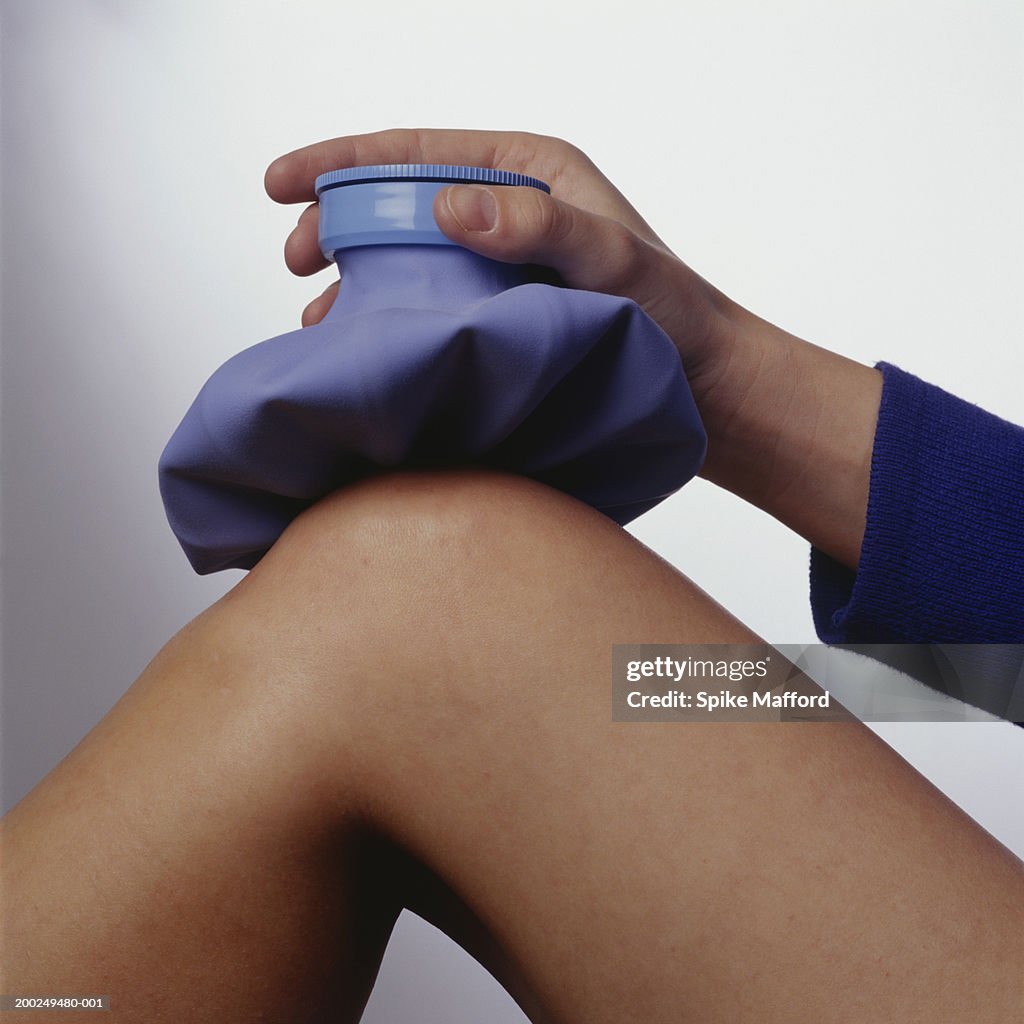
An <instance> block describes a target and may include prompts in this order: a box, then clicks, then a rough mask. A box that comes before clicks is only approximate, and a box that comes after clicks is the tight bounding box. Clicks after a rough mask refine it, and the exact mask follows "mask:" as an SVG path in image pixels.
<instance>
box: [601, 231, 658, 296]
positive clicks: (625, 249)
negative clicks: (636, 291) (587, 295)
mask: <svg viewBox="0 0 1024 1024" xmlns="http://www.w3.org/2000/svg"><path fill="white" fill-rule="evenodd" d="M603 248H604V252H603V254H602V259H601V270H602V279H601V282H600V283H601V290H602V291H608V292H613V293H618V294H625V293H627V292H630V291H632V289H633V286H634V285H635V284H636V282H637V281H638V279H639V278H640V277H641V276H642V275H643V273H644V267H645V264H646V263H647V262H648V256H649V253H648V252H647V251H646V246H645V245H644V243H643V241H642V239H640V238H638V237H637V236H636V235H635V234H634V233H633V232H632V231H630V230H629V228H627V227H626V226H625V225H624V224H619V223H617V222H616V223H615V224H614V226H613V227H611V228H610V230H609V232H608V237H607V239H606V241H605V245H604V247H603Z"/></svg>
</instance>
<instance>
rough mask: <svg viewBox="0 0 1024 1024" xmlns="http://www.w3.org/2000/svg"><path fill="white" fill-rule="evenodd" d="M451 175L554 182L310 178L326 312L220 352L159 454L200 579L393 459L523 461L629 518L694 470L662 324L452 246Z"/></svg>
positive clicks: (522, 465)
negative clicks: (446, 197) (437, 214)
mask: <svg viewBox="0 0 1024 1024" xmlns="http://www.w3.org/2000/svg"><path fill="white" fill-rule="evenodd" d="M456 182H466V183H474V182H475V183H480V184H487V185H488V186H491V187H496V188H523V187H525V188H541V189H543V190H545V191H546V190H547V186H546V185H545V184H544V183H543V182H540V181H538V180H537V179H534V178H530V177H528V176H526V175H521V174H516V173H514V172H509V171H502V170H495V169H491V168H471V167H454V166H450V165H436V164H428V165H425V164H404V165H394V164H389V165H378V166H373V167H360V168H346V169H341V170H338V171H332V172H329V173H327V174H324V175H321V176H320V177H319V178H318V179H317V182H316V190H317V195H318V199H319V203H320V247H321V250H322V251H323V253H324V254H325V256H326V257H327V258H328V259H331V260H333V261H334V262H336V263H337V265H338V269H339V273H340V283H339V288H338V294H337V297H336V299H335V301H334V303H333V304H332V306H331V309H330V311H329V312H328V314H327V315H326V316H325V317H324V319H323V320H322V321H321V322H320V323H319V324H316V325H314V326H311V327H306V328H303V329H301V330H298V331H292V332H289V333H287V334H283V335H280V336H278V337H275V338H271V339H270V340H268V341H264V342H261V343H260V344H257V345H254V346H252V347H251V348H248V349H246V350H244V351H243V352H240V353H238V354H237V355H236V356H233V357H232V358H231V359H229V360H228V361H227V362H226V363H225V364H224V365H223V366H221V367H220V368H219V369H218V370H217V371H216V372H215V373H214V374H213V375H212V376H211V377H210V379H209V380H208V381H207V383H206V384H205V385H204V386H203V388H202V390H201V391H200V393H199V394H198V396H197V397H196V399H195V400H194V401H193V403H192V405H191V407H190V408H189V410H188V411H187V412H186V414H185V416H184V418H183V420H182V421H181V424H180V425H179V426H178V428H177V430H176V431H175V432H174V434H173V436H172V437H171V439H170V441H169V442H168V444H167V446H166V448H165V450H164V453H163V455H162V456H161V460H160V467H159V476H160V488H161V494H162V497H163V500H164V506H165V509H166V512H167V516H168V520H169V522H170V525H171V528H172V530H173V531H174V533H175V535H176V536H177V538H178V540H179V542H180V543H181V545H182V547H183V549H184V551H185V553H186V555H187V557H188V558H189V561H190V562H191V564H192V566H193V568H194V569H195V570H196V571H197V572H199V573H208V572H214V571H217V570H219V569H226V568H243V569H247V568H251V567H252V566H253V565H255V564H256V563H257V562H258V561H259V559H260V558H261V557H262V556H263V555H264V554H265V553H266V552H267V551H268V550H269V548H270V547H271V545H272V544H273V543H274V541H275V540H276V539H277V537H278V536H280V534H281V533H282V532H283V531H284V530H285V529H286V528H287V526H288V524H289V523H290V522H291V520H292V519H293V518H294V517H295V516H297V515H298V514H299V513H301V512H302V511H303V510H304V509H305V508H307V507H308V506H310V505H311V504H313V503H314V502H316V501H317V500H319V499H320V498H321V497H323V496H325V495H326V494H328V493H330V492H332V491H334V490H336V489H338V488H341V487H344V486H346V485H347V484H349V483H352V482H355V481H356V480H359V479H363V478H365V477H367V476H372V475H375V474H379V473H382V472H385V471H390V470H396V469H402V468H409V469H423V468H441V467H454V466H467V465H470V466H480V467H485V468H490V469H496V470H502V471H507V472H513V473H519V474H523V475H526V476H529V477H532V478H534V479H536V480H539V481H541V482H542V483H545V484H548V485H549V486H551V487H554V488H557V489H559V490H562V491H564V492H566V493H568V494H570V495H572V496H574V497H576V498H578V499H579V500H581V501H584V502H586V503H588V504H590V505H592V506H593V507H595V508H597V509H598V510H600V511H601V512H603V513H605V514H606V515H608V516H609V517H611V518H612V519H614V520H616V521H617V522H619V523H623V524H624V523H627V522H629V521H630V520H632V519H633V518H635V517H636V516H638V515H640V514H641V513H642V512H644V511H646V510H647V509H649V508H651V507H653V506H654V505H655V504H657V503H658V502H659V501H661V500H663V499H664V498H666V497H667V496H668V495H670V494H671V493H673V492H674V491H675V490H677V489H678V488H679V487H681V486H682V485H683V484H684V483H685V482H686V481H687V480H689V479H690V478H691V477H692V476H694V475H695V474H696V472H697V471H698V469H699V468H700V464H701V461H702V459H703V456H704V451H705V446H706V437H705V434H704V430H703V427H702V425H701V422H700V418H699V416H698V414H697V410H696V408H695V406H694V403H693V399H692V396H691V394H690V390H689V386H688V384H687V381H686V377H685V375H684V373H683V369H682V365H681V363H680V360H679V356H678V353H677V351H676V349H675V346H674V345H673V344H672V342H671V341H670V340H669V339H668V337H667V336H666V335H665V334H664V332H662V331H661V329H660V328H659V327H658V326H657V325H656V324H655V323H654V322H653V321H652V320H651V319H650V318H649V317H647V315H646V314H645V313H644V312H643V311H642V310H641V309H640V307H639V306H637V305H636V304H635V303H634V302H632V301H631V300H629V299H625V298H622V297H619V296H613V295H604V294H599V293H596V292H586V291H579V290H574V289H569V288H565V287H561V286H560V285H558V284H556V283H552V282H554V281H556V280H557V279H556V278H555V276H554V275H553V274H552V273H551V272H550V271H546V270H544V269H543V268H538V267H534V266H529V265H519V264H509V263H500V262H497V261H494V260H489V259H486V258H484V257H482V256H479V255H477V254H475V253H472V252H470V251H469V250H467V249H464V248H461V247H459V246H457V245H455V244H453V243H452V242H451V241H450V240H449V239H448V238H447V237H446V236H445V235H443V233H442V232H441V231H440V230H439V228H438V227H437V225H436V223H435V222H434V219H433V213H432V209H433V202H434V196H435V194H436V193H437V191H438V190H439V189H442V188H445V187H447V186H448V185H449V184H451V183H456Z"/></svg>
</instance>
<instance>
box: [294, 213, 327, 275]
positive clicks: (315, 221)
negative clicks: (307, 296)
mask: <svg viewBox="0 0 1024 1024" xmlns="http://www.w3.org/2000/svg"><path fill="white" fill-rule="evenodd" d="M319 226H320V206H319V205H318V204H317V203H313V204H312V205H311V206H307V207H306V209H305V210H303V211H302V216H301V217H299V221H298V223H297V224H296V225H295V227H294V228H292V232H291V234H290V235H289V236H288V237H287V238H286V239H285V243H284V262H285V265H286V266H287V267H288V269H289V270H290V271H291V272H292V273H293V274H297V275H298V276H299V277H309V275H310V274H315V273H316V272H317V271H318V270H323V269H324V267H326V266H327V265H328V261H327V260H325V259H324V256H323V253H322V252H321V251H320V244H319V237H318V232H319Z"/></svg>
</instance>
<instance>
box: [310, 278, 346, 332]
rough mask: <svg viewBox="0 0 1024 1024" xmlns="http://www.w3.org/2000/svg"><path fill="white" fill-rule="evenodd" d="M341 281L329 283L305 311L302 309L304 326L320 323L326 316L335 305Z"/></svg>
mask: <svg viewBox="0 0 1024 1024" xmlns="http://www.w3.org/2000/svg"><path fill="white" fill-rule="evenodd" d="M340 283H341V282H340V281H334V282H333V283H332V284H330V285H328V286H327V287H326V288H325V289H324V290H323V292H321V293H320V294H319V295H318V296H317V297H316V298H315V299H314V300H313V301H312V302H311V303H310V304H309V305H308V306H307V307H306V308H305V309H304V310H303V311H302V326H303V327H311V326H312V325H313V324H318V323H320V321H321V320H323V318H324V317H325V316H327V311H328V310H329V309H330V308H331V306H332V305H334V299H335V296H337V294H338V285H339V284H340Z"/></svg>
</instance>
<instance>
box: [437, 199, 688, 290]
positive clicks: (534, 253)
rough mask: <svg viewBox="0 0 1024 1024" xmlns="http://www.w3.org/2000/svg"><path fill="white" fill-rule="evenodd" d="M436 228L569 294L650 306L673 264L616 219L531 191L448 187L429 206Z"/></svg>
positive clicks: (665, 282) (671, 259)
mask: <svg viewBox="0 0 1024 1024" xmlns="http://www.w3.org/2000/svg"><path fill="white" fill-rule="evenodd" d="M434 219H435V220H436V221H437V224H438V227H440V228H441V230H442V231H443V232H444V233H445V234H446V235H447V236H448V237H449V238H450V239H452V241H454V242H457V243H458V244H459V245H462V246H465V247H466V248H467V249H472V250H473V251H474V252H477V253H479V254H480V255H482V256H487V257H489V258H490V259H494V260H500V261H502V262H505V263H538V264H541V265H542V266H546V267H551V268H553V269H554V270H557V271H558V273H559V274H560V275H561V277H562V279H563V280H564V281H565V283H566V284H568V285H571V286H572V287H574V288H585V289H587V290H590V291H600V292H607V293H609V294H613V295H623V296H626V297H627V298H631V299H633V300H634V301H636V302H638V303H639V304H640V305H643V306H646V305H649V304H650V303H651V302H652V301H654V299H656V298H657V296H658V294H659V293H660V292H662V291H664V290H665V288H666V286H667V280H666V278H667V273H668V271H669V269H670V268H669V266H668V264H669V263H670V262H671V263H672V264H673V265H674V264H677V263H678V261H676V260H675V259H674V257H671V256H669V255H668V254H667V253H666V252H665V250H663V249H661V248H659V247H657V246H655V245H652V244H650V243H649V242H647V241H646V240H644V239H642V238H640V237H639V236H637V235H636V234H635V233H634V232H632V231H631V230H630V229H629V228H627V227H626V226H625V225H624V224H622V223H621V222H620V221H618V220H615V219H613V218H611V217H604V216H601V215H600V214H596V213H591V212H589V211H586V210H581V209H579V208H578V207H575V206H573V205H571V204H569V203H565V202H562V201H561V200H559V199H556V198H554V197H553V196H550V195H547V194H546V193H544V192H541V191H540V190H539V189H535V188H508V187H495V188H487V187H484V186H481V185H452V186H449V187H448V188H447V189H443V190H442V191H440V192H439V193H438V195H437V197H436V199H435V200H434Z"/></svg>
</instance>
